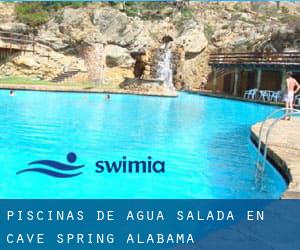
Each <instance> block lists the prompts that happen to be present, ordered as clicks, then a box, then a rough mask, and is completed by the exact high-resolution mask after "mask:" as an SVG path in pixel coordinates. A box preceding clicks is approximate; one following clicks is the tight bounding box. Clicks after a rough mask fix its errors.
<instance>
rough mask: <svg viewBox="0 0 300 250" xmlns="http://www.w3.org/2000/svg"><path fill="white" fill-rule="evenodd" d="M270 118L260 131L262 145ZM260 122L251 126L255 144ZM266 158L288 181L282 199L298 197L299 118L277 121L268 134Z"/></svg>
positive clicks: (299, 184)
mask: <svg viewBox="0 0 300 250" xmlns="http://www.w3.org/2000/svg"><path fill="white" fill-rule="evenodd" d="M271 122H272V119H270V120H268V121H267V122H266V125H265V126H264V129H263V132H262V147H263V148H264V146H265V139H266V131H267V128H268V125H270V123H271ZM260 126H261V123H257V124H255V125H253V126H252V127H251V138H252V139H253V141H254V142H255V143H256V144H257V143H258V137H259V130H260ZM268 140H269V142H268V145H269V146H268V158H269V160H270V161H271V162H272V163H273V164H274V165H275V166H276V168H277V169H278V170H279V171H280V173H281V174H282V175H283V176H284V178H285V179H286V180H287V182H288V188H287V190H286V192H285V193H284V194H283V196H282V198H283V199H300V118H298V117H293V118H292V119H291V120H290V121H284V120H282V121H279V122H278V123H277V124H276V125H275V127H274V128H273V130H272V132H271V133H270V136H269V139H268Z"/></svg>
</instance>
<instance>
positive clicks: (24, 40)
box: [0, 31, 36, 51]
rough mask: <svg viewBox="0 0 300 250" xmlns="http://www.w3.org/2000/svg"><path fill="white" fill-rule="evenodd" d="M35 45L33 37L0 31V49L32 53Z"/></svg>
mask: <svg viewBox="0 0 300 250" xmlns="http://www.w3.org/2000/svg"><path fill="white" fill-rule="evenodd" d="M35 44H36V42H35V40H34V37H33V36H29V35H24V34H21V33H13V32H6V31H0V48H4V49H13V50H20V51H34V49H35Z"/></svg>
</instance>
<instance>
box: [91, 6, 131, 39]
mask: <svg viewBox="0 0 300 250" xmlns="http://www.w3.org/2000/svg"><path fill="white" fill-rule="evenodd" d="M91 20H92V24H93V25H94V26H95V27H96V29H97V31H98V32H99V33H101V34H102V35H103V37H104V38H105V40H107V41H115V40H119V39H120V37H121V36H122V34H123V32H124V31H125V30H126V27H127V24H128V22H129V18H128V17H127V16H126V14H124V13H122V12H120V11H119V10H117V9H113V8H109V7H106V8H100V9H95V10H94V11H93V13H92V17H91Z"/></svg>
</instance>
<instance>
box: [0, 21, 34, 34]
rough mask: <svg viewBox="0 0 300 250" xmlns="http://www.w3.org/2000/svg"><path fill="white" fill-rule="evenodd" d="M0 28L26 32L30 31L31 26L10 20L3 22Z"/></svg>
mask: <svg viewBox="0 0 300 250" xmlns="http://www.w3.org/2000/svg"><path fill="white" fill-rule="evenodd" d="M0 30H1V31H5V32H14V33H26V32H28V31H29V27H28V26H27V25H26V24H24V23H16V22H8V23H1V24H0Z"/></svg>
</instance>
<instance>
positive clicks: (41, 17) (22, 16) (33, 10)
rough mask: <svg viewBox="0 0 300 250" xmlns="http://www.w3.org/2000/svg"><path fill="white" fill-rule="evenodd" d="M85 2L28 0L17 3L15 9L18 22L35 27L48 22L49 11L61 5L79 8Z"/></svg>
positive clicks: (57, 8) (55, 9)
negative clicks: (36, 0)
mask: <svg viewBox="0 0 300 250" xmlns="http://www.w3.org/2000/svg"><path fill="white" fill-rule="evenodd" d="M86 4H87V3H86V2H28V3H18V4H17V5H16V8H15V10H16V14H17V19H18V20H19V21H20V22H22V23H26V24H28V25H29V26H32V27H36V26H39V25H42V24H45V23H46V22H48V20H49V19H50V17H51V13H55V12H57V11H58V10H60V9H61V8H63V7H66V6H69V7H71V8H80V7H82V6H85V5H86Z"/></svg>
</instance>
